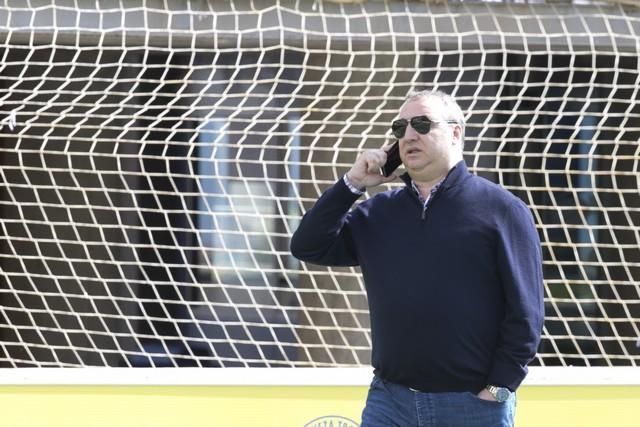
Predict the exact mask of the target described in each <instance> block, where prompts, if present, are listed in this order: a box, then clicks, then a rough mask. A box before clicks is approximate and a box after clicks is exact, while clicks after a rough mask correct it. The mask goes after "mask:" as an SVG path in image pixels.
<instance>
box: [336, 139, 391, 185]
mask: <svg viewBox="0 0 640 427" xmlns="http://www.w3.org/2000/svg"><path fill="white" fill-rule="evenodd" d="M389 147H391V146H390V145H386V146H384V147H382V148H379V149H374V150H366V151H364V152H362V153H361V154H360V155H359V156H358V158H357V159H356V161H355V163H354V164H353V166H352V167H351V169H350V170H349V172H347V177H348V178H349V181H350V182H351V183H352V184H353V185H354V186H355V187H356V188H359V189H366V188H368V187H374V186H376V185H380V184H385V183H387V182H391V181H393V180H394V179H396V178H397V176H396V175H395V174H391V175H390V176H389V177H384V176H383V175H382V174H381V173H380V168H381V167H382V166H383V165H384V164H385V163H386V161H387V151H386V150H388V149H389Z"/></svg>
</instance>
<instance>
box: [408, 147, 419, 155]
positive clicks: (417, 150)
mask: <svg viewBox="0 0 640 427" xmlns="http://www.w3.org/2000/svg"><path fill="white" fill-rule="evenodd" d="M419 152H420V149H419V148H416V147H411V148H409V149H407V151H406V153H407V155H411V154H415V153H419Z"/></svg>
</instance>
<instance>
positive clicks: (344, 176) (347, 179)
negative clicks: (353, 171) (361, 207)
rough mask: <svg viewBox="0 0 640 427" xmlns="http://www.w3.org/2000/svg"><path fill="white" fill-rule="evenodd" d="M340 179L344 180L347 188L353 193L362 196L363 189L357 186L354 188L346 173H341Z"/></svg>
mask: <svg viewBox="0 0 640 427" xmlns="http://www.w3.org/2000/svg"><path fill="white" fill-rule="evenodd" d="M342 181H344V183H345V185H346V186H347V187H349V190H350V191H351V192H352V193H353V194H357V195H358V196H362V195H363V194H364V191H362V190H360V189H359V188H356V186H355V185H353V182H351V180H350V179H349V177H348V176H347V174H346V173H345V174H344V175H342Z"/></svg>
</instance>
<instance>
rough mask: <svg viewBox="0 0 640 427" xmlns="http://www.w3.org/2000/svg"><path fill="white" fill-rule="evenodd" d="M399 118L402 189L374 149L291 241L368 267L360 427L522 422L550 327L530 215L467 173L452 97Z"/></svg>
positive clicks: (434, 99)
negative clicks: (385, 187) (365, 384)
mask: <svg viewBox="0 0 640 427" xmlns="http://www.w3.org/2000/svg"><path fill="white" fill-rule="evenodd" d="M399 117H400V118H399V119H398V120H396V121H394V123H393V125H392V130H393V133H394V135H395V137H396V138H398V140H399V147H400V158H401V160H402V163H403V164H404V167H405V169H406V172H407V173H406V174H404V175H403V176H402V177H401V178H402V179H403V180H404V182H405V183H406V185H405V186H404V187H403V188H399V189H394V190H391V191H386V192H382V193H379V194H377V195H375V196H374V197H371V198H370V199H368V200H366V201H364V202H362V203H360V204H359V205H358V206H357V207H356V208H354V209H353V210H351V207H352V205H353V203H354V202H355V201H356V200H357V199H358V197H359V196H360V195H361V194H363V192H364V191H365V189H366V188H369V187H373V186H376V185H379V184H381V183H385V182H389V181H390V180H392V179H393V178H394V177H393V176H391V177H389V178H385V177H384V176H382V175H381V174H380V173H379V168H380V167H381V166H382V165H383V164H384V163H385V162H386V158H387V154H386V149H388V147H384V148H385V149H378V150H367V151H365V152H363V153H362V154H361V155H360V156H359V157H358V159H357V160H356V161H355V163H354V165H353V167H352V168H351V169H350V170H349V172H347V174H346V175H345V176H344V177H342V178H341V179H340V180H338V182H336V183H335V184H334V185H333V186H332V187H330V188H329V189H328V190H326V191H325V193H324V194H323V195H322V196H321V197H320V198H319V199H318V201H317V202H316V204H315V206H314V207H313V208H312V209H310V210H309V211H308V212H307V213H306V215H305V216H304V218H303V219H302V221H301V223H300V226H299V228H298V230H297V231H296V232H295V233H294V235H293V237H292V240H291V252H292V253H293V255H294V256H296V257H297V258H299V259H300V260H303V261H307V262H311V263H316V264H321V265H334V266H348V265H359V266H360V267H361V270H362V274H363V277H364V283H365V287H366V290H367V296H368V300H369V311H370V316H371V335H372V364H373V367H374V379H373V381H372V383H371V386H370V389H369V394H368V397H367V402H366V405H365V409H364V411H363V414H362V426H396V425H397V426H455V427H463V426H478V427H480V426H481V427H489V426H512V425H513V420H514V411H515V393H514V392H515V391H516V389H517V388H518V386H519V385H520V383H521V382H522V380H523V379H524V377H525V375H526V373H527V364H528V363H529V362H530V361H531V360H532V358H533V357H534V355H535V352H536V349H537V347H538V343H539V341H540V334H541V329H542V323H543V317H544V313H543V311H544V308H543V285H542V269H541V264H542V262H541V249H540V241H539V238H538V235H537V232H536V228H535V225H534V223H533V219H532V216H531V213H530V211H529V209H528V208H527V206H526V205H525V204H524V203H523V202H522V201H521V200H520V199H518V198H516V197H515V196H513V195H512V194H511V193H509V192H508V191H506V190H505V189H503V188H501V187H500V186H498V185H496V184H493V183H491V182H489V181H487V180H485V179H483V178H480V177H477V176H474V175H472V174H471V173H469V172H468V170H467V167H466V165H465V162H464V160H463V150H462V144H463V133H464V116H463V113H462V111H461V109H460V107H459V106H458V105H457V103H456V102H455V100H454V99H453V98H452V97H450V96H448V95H447V94H444V93H442V92H426V91H423V92H415V93H411V94H410V95H409V96H408V97H407V99H406V101H405V103H404V105H403V106H402V108H401V109H400V112H399Z"/></svg>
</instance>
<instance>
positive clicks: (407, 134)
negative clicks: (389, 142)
mask: <svg viewBox="0 0 640 427" xmlns="http://www.w3.org/2000/svg"><path fill="white" fill-rule="evenodd" d="M404 139H409V140H414V139H418V132H416V130H415V129H414V128H413V126H411V123H409V124H408V125H407V129H406V130H405V131H404Z"/></svg>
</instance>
